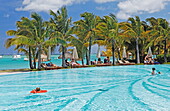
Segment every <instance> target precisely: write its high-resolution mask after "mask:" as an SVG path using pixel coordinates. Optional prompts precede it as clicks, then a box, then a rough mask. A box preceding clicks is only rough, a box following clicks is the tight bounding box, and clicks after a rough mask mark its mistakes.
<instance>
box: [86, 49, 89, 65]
mask: <svg viewBox="0 0 170 111" xmlns="http://www.w3.org/2000/svg"><path fill="white" fill-rule="evenodd" d="M86 65H89V56H88V51H86Z"/></svg>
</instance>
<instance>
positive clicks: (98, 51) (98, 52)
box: [96, 46, 101, 58]
mask: <svg viewBox="0 0 170 111" xmlns="http://www.w3.org/2000/svg"><path fill="white" fill-rule="evenodd" d="M100 56H101V54H100V46H98V50H97V55H96V57H97V58H100Z"/></svg>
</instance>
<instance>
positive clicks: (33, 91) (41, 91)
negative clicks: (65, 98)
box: [30, 90, 47, 93]
mask: <svg viewBox="0 0 170 111" xmlns="http://www.w3.org/2000/svg"><path fill="white" fill-rule="evenodd" d="M46 92H47V90H40V91H36V90H32V91H30V93H46Z"/></svg>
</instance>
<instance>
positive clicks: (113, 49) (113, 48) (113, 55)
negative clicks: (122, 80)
mask: <svg viewBox="0 0 170 111" xmlns="http://www.w3.org/2000/svg"><path fill="white" fill-rule="evenodd" d="M112 58H113V62H112V65H115V46H114V39H112Z"/></svg>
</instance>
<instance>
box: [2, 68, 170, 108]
mask: <svg viewBox="0 0 170 111" xmlns="http://www.w3.org/2000/svg"><path fill="white" fill-rule="evenodd" d="M152 67H155V68H156V69H159V70H160V71H161V72H162V74H161V75H154V76H152V75H151V68H152ZM36 87H40V88H41V89H44V90H48V92H47V93H41V94H40V93H39V94H30V93H29V91H31V90H32V89H34V88H36ZM0 91H1V92H0V101H1V102H0V110H1V111H168V110H169V109H170V65H133V66H110V67H92V68H77V69H76V68H74V69H63V70H51V71H40V72H27V73H22V74H12V75H1V76H0Z"/></svg>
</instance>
